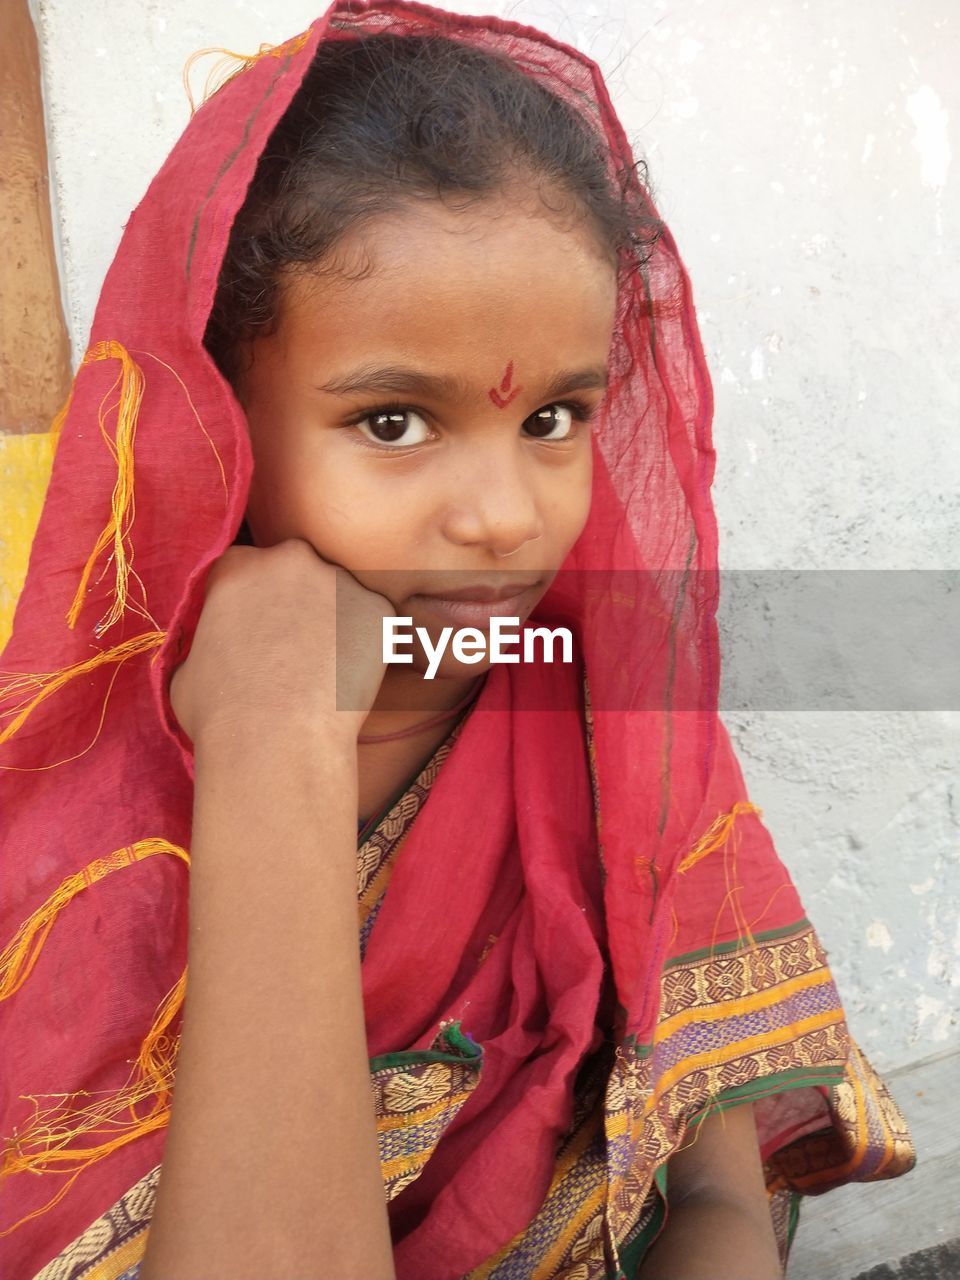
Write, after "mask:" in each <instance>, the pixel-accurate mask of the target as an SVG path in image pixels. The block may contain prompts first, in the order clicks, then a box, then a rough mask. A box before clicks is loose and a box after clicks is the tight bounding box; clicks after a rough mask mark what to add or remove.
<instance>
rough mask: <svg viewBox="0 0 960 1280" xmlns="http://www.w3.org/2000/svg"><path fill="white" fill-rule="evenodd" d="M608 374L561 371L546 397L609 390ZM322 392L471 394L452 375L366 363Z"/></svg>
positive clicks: (320, 388) (601, 370)
mask: <svg viewBox="0 0 960 1280" xmlns="http://www.w3.org/2000/svg"><path fill="white" fill-rule="evenodd" d="M607 382H608V375H607V370H606V368H605V367H604V366H603V365H599V366H594V367H591V368H588V369H561V370H560V371H559V372H558V373H555V374H554V375H553V377H552V378H551V379H550V380H549V382H548V383H547V385H546V386H545V387H544V391H543V394H544V398H545V399H550V398H551V397H553V396H559V395H564V394H566V393H568V392H571V391H593V390H597V389H599V390H605V389H606V387H607ZM317 390H318V391H324V392H327V393H328V394H329V395H334V396H350V395H357V394H358V393H360V392H391V393H394V394H403V393H413V394H420V395H427V396H432V397H433V398H434V399H438V400H440V399H444V398H447V399H454V398H456V397H458V396H459V397H461V398H464V399H465V398H466V397H467V395H468V394H469V392H470V390H471V389H470V387H469V384H468V383H467V382H466V380H465V379H464V378H460V377H456V376H451V375H448V374H435V373H424V372H423V371H422V370H420V369H413V368H410V367H408V366H406V365H396V364H391V365H376V364H363V365H358V366H357V367H356V368H355V369H350V370H349V371H348V372H346V373H343V374H340V376H339V377H336V378H331V379H330V380H329V381H328V382H323V383H320V384H319V385H318V386H317Z"/></svg>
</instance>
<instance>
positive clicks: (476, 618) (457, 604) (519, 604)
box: [410, 583, 539, 628]
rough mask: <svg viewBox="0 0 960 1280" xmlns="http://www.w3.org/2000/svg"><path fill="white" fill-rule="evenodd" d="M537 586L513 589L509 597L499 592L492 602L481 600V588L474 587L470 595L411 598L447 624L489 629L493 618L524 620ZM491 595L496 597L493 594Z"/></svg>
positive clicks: (533, 584) (418, 596) (425, 594)
mask: <svg viewBox="0 0 960 1280" xmlns="http://www.w3.org/2000/svg"><path fill="white" fill-rule="evenodd" d="M538 585H539V584H538V583H531V584H530V585H528V586H526V587H523V588H521V590H519V591H517V590H516V588H510V589H509V590H510V594H509V595H506V594H504V592H503V591H500V592H497V593H496V596H495V598H493V599H478V598H477V597H478V595H479V594H480V590H481V589H480V588H479V587H471V588H470V589H469V595H468V593H467V592H463V593H462V596H464V597H466V598H461V597H460V596H440V595H432V594H429V595H428V594H427V593H423V594H422V595H415V596H411V597H410V603H411V604H422V606H423V607H424V608H425V609H426V610H427V611H428V612H430V613H436V614H437V615H438V616H439V617H441V618H444V619H446V620H447V621H448V622H455V623H459V624H460V625H465V626H473V627H481V628H483V627H487V626H489V625H490V620H491V619H492V618H522V617H523V615H524V614H526V613H528V612H529V600H530V594H531V591H532V590H533V588H534V587H536V586H538ZM489 594H491V595H492V594H493V593H492V592H491V593H489Z"/></svg>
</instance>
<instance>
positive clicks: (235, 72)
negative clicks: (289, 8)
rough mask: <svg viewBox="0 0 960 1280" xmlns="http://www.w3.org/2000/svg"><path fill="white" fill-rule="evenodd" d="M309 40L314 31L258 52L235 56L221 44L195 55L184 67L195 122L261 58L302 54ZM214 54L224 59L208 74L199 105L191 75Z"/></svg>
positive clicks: (263, 46) (263, 47)
mask: <svg viewBox="0 0 960 1280" xmlns="http://www.w3.org/2000/svg"><path fill="white" fill-rule="evenodd" d="M309 39H310V32H309V31H303V32H301V33H300V35H298V36H291V38H290V39H289V40H285V41H284V42H283V44H278V45H272V44H262V45H261V46H260V48H259V50H258V52H257V53H234V52H233V51H232V50H230V49H223V48H221V47H219V46H217V45H214V46H212V47H211V48H209V49H197V50H196V51H195V52H194V53H191V55H190V57H189V58H188V59H187V60H186V62H185V63H184V64H183V88H184V92H185V93H186V95H187V101H188V102H189V103H190V116H191V119H192V118H193V116H195V115H196V113H197V111H198V109H199V107H202V106H203V104H204V103H205V102H207V101H208V100H209V99H210V98H212V97H213V96H214V94H216V93H219V92H220V90H221V89H223V88H224V87H225V86H226V85H228V84H229V83H230V81H231V80H233V79H235V78H236V77H237V76H239V75H241V74H242V73H243V72H244V71H247V70H248V69H249V68H250V67H252V66H254V65H255V64H256V63H258V62H259V61H260V59H261V58H284V57H286V56H287V54H294V53H299V52H300V50H301V49H302V48H303V46H304V45H305V44H306V43H307V41H308V40H309ZM212 53H219V54H220V55H221V57H220V60H219V61H218V62H217V63H215V64H214V66H213V67H211V69H210V71H209V72H208V74H207V78H206V80H205V81H204V85H203V94H202V96H201V98H200V102H199V105H198V103H197V101H196V99H195V98H194V96H193V89H192V88H191V87H190V72H191V71H192V70H193V65H194V63H195V62H198V61H199V60H200V59H201V58H206V57H208V56H209V55H210V54H212ZM233 63H239V64H240V65H239V66H232V64H233Z"/></svg>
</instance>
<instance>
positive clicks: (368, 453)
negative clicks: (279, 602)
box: [238, 200, 616, 676]
mask: <svg viewBox="0 0 960 1280" xmlns="http://www.w3.org/2000/svg"><path fill="white" fill-rule="evenodd" d="M336 258H337V261H336V263H335V266H336V267H337V268H339V269H338V270H337V271H335V272H334V271H328V272H326V273H325V274H322V275H317V276H313V277H311V276H309V275H306V274H298V275H291V276H290V278H289V279H288V281H287V283H286V284H285V286H284V290H283V297H282V301H281V314H280V322H279V325H278V328H277V330H276V332H275V333H274V334H272V335H271V336H269V337H264V338H258V339H256V340H255V341H254V342H253V343H252V349H251V355H252V364H251V366H250V368H249V371H248V372H246V373H245V375H244V376H243V379H242V382H241V385H240V387H239V388H238V393H239V395H240V398H241V400H242V402H243V404H244V408H245V410H246V413H247V417H248V420H249V425H250V434H251V440H252V447H253V456H254V475H253V482H252V487H251V491H250V499H249V506H248V512H247V518H248V521H249V525H250V529H251V532H252V534H253V538H254V541H255V542H256V543H257V544H258V545H260V546H270V545H273V544H274V543H277V542H280V541H282V540H284V539H286V538H302V539H305V540H306V541H307V542H309V543H310V544H311V545H312V546H313V547H314V549H315V550H316V551H317V552H318V553H319V555H321V556H322V557H323V558H324V559H325V560H328V561H331V562H332V563H334V564H337V565H340V566H342V567H343V568H345V569H347V570H349V572H350V573H352V574H353V575H354V577H355V578H357V580H358V581H359V582H360V583H361V584H362V585H364V586H366V587H367V588H368V589H369V590H371V591H376V592H379V593H380V594H382V595H384V596H386V597H387V599H389V600H390V601H391V603H392V604H393V605H394V606H395V609H396V612H397V614H399V615H404V616H411V617H412V619H413V626H425V627H427V628H428V630H429V631H430V633H431V636H435V635H436V634H437V633H438V632H439V630H440V628H441V627H442V626H444V625H453V626H454V627H457V626H465V625H470V624H469V623H468V622H467V621H465V620H461V621H460V622H459V623H458V622H457V621H456V620H455V619H454V618H453V617H451V616H445V615H444V613H443V611H442V608H441V609H439V611H438V606H437V604H436V602H435V600H434V601H431V600H430V599H425V598H424V596H425V595H428V594H429V595H430V596H433V597H437V596H441V597H442V596H443V595H444V592H447V591H452V592H457V593H458V594H459V593H460V592H469V591H470V590H472V589H477V590H478V591H480V592H481V593H482V592H483V590H484V589H489V588H494V589H496V588H505V587H507V586H509V587H511V588H512V589H514V590H520V589H521V588H524V594H523V595H522V596H521V597H520V599H519V600H518V601H517V602H516V607H515V608H513V607H511V609H510V610H509V613H510V616H519V617H520V618H521V619H525V618H526V616H527V615H528V614H529V613H530V611H531V610H532V608H533V607H534V605H535V604H536V603H537V601H538V600H539V599H540V597H541V596H542V595H543V594H544V593H545V592H546V590H547V588H548V586H549V585H550V582H551V580H552V579H553V577H554V576H555V575H556V572H557V570H558V569H559V568H560V566H561V564H562V563H563V561H564V559H565V558H566V556H567V553H568V552H569V551H570V549H571V547H572V546H573V544H574V542H575V541H576V539H577V537H578V536H579V534H580V532H581V530H582V529H583V526H584V524H585V522H586V519H587V514H588V511H589V507H590V494H591V441H590V424H589V421H588V420H587V419H588V418H589V416H590V415H591V414H593V413H595V411H596V410H597V408H598V406H599V404H600V401H601V400H602V398H603V394H604V387H605V381H606V365H607V355H608V351H609V347H610V342H611V338H612V331H613V323H614V308H615V302H616V276H615V272H614V269H613V266H612V265H611V263H610V262H609V260H607V259H605V258H604V257H602V255H601V254H600V251H599V249H598V248H597V247H595V243H594V241H593V239H592V237H591V235H590V233H589V232H588V231H587V229H586V228H584V227H573V228H572V229H570V230H564V229H560V228H558V227H557V226H556V225H554V224H553V223H552V222H551V221H549V220H548V219H547V218H546V217H545V216H542V215H537V214H535V213H533V212H524V211H520V210H518V209H517V208H516V207H515V206H511V205H508V204H507V202H506V201H501V200H497V201H492V200H491V201H487V202H484V203H482V204H478V205H474V206H473V207H472V208H470V209H469V210H459V211H457V210H452V209H450V208H448V207H446V206H444V205H441V204H439V203H437V202H426V201H424V202H420V203H417V204H416V205H415V206H412V207H410V208H408V209H405V210H404V211H403V212H400V213H396V214H392V215H388V216H385V217H383V218H381V219H378V220H377V221H376V222H374V223H372V224H367V226H366V227H365V228H364V229H362V230H360V231H357V232H356V233H353V234H351V235H349V236H347V237H345V239H344V240H343V241H341V242H340V244H339V245H338V246H337V250H336ZM528 584H529V585H528ZM511 603H512V602H511ZM475 625H482V624H481V623H476V624H475ZM483 669H484V668H483V666H472V667H470V668H469V674H470V675H471V676H475V675H477V674H478V673H479V672H480V671H481V670H483ZM407 670H409V668H407ZM440 674H441V675H442V674H445V672H444V669H443V668H441V671H440ZM446 674H452V673H451V672H449V671H448V672H446ZM460 674H461V675H463V674H467V672H466V671H465V669H464V668H463V667H461V668H460Z"/></svg>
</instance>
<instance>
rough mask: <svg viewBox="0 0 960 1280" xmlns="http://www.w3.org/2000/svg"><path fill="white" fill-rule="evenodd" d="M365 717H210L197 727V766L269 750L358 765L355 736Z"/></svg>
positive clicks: (351, 714)
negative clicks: (206, 762) (228, 757)
mask: <svg viewBox="0 0 960 1280" xmlns="http://www.w3.org/2000/svg"><path fill="white" fill-rule="evenodd" d="M362 723H363V718H362V716H360V715H359V714H358V713H357V712H354V711H333V712H330V713H328V714H324V715H314V714H311V713H309V712H306V711H303V710H299V709H289V710H287V711H284V712H283V713H281V714H279V715H278V714H276V713H274V714H270V715H250V714H243V715H231V714H229V713H223V714H219V715H216V716H211V717H210V718H209V719H208V720H206V721H204V723H203V724H202V725H200V726H199V727H198V728H197V731H196V734H195V736H194V739H193V747H194V754H195V756H196V758H197V761H198V763H199V762H200V760H201V759H210V758H211V757H215V758H221V757H225V756H240V757H241V758H243V759H249V758H252V757H260V758H262V757H263V754H264V752H265V751H271V752H272V751H273V750H278V751H280V752H281V753H282V754H283V755H284V756H285V757H288V758H289V756H291V755H302V756H303V757H304V758H306V759H310V760H316V759H317V757H318V753H322V754H323V755H324V756H333V757H341V756H342V757H343V758H344V759H346V760H351V761H353V763H354V764H355V763H356V748H357V735H358V734H359V732H360V727H361V725H362Z"/></svg>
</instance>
